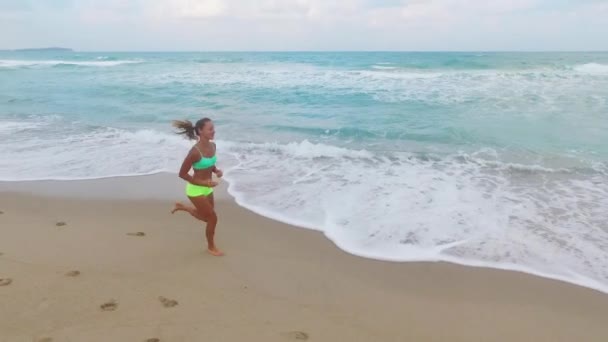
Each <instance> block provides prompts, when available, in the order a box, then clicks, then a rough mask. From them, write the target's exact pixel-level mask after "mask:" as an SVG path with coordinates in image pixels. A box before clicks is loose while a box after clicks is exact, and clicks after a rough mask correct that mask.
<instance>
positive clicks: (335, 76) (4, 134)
mask: <svg viewBox="0 0 608 342" xmlns="http://www.w3.org/2000/svg"><path fill="white" fill-rule="evenodd" d="M201 117H210V118H212V119H213V120H214V121H215V123H216V129H217V136H216V138H217V146H218V157H219V164H220V166H221V167H222V168H224V169H225V171H226V178H227V180H228V181H229V182H230V192H231V193H232V194H233V195H234V196H235V197H236V198H237V202H238V203H239V204H240V205H243V206H245V207H247V208H249V209H252V210H254V211H256V212H258V213H260V214H262V215H265V216H268V217H271V218H274V219H278V220H281V221H284V222H287V223H292V224H296V225H299V226H301V227H306V228H311V229H316V230H320V231H322V232H323V233H324V234H325V235H326V236H327V237H328V238H329V239H331V240H332V241H333V242H334V243H335V244H336V245H337V246H338V247H339V248H341V249H344V250H346V251H348V252H350V253H353V254H357V255H360V256H364V257H370V258H376V259H382V260H392V261H422V260H427V261H438V260H442V261H448V262H454V263H459V264H465V265H472V266H483V267H493V268H500V269H511V270H519V271H523V272H527V273H532V274H536V275H540V276H544V277H549V278H554V279H560V280H564V281H568V282H571V283H575V284H579V285H583V286H587V287H591V288H595V289H598V290H601V291H604V292H607V293H608V53H599V52H598V53H593V52H584V53H583V52H580V53H577V52H569V53H491V52H462V53H447V52H446V53H438V52H428V53H424V52H420V53H406V52H325V53H321V52H319V53H316V52H315V53H313V52H310V53H305V52H290V53H281V52H273V53H271V52H267V53H263V52H256V53H252V52H231V53H227V52H221V53H220V52H217V53H206V52H205V53H203V52H192V53H185V52H183V53H124V52H122V53H115V52H53V51H46V52H0V180H4V181H19V180H39V179H84V178H101V177H110V176H126V175H144V174H152V173H159V172H175V171H177V169H178V168H179V166H180V163H181V161H182V159H183V157H184V156H185V155H186V153H187V152H188V149H189V146H190V145H191V144H192V142H189V141H187V140H185V139H183V138H182V137H181V136H177V135H175V134H174V133H173V131H172V128H171V125H170V122H171V120H173V119H190V120H192V121H195V120H197V119H199V118H201ZM176 191H183V189H176ZM446 286H449V285H446Z"/></svg>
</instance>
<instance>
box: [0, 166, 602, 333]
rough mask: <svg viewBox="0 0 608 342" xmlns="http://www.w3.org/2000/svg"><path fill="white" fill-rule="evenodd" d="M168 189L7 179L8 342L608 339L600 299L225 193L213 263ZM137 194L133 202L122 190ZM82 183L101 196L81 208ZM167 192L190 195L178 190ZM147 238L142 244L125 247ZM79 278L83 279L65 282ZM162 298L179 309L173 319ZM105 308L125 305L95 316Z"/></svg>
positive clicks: (2, 236)
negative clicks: (350, 243)
mask: <svg viewBox="0 0 608 342" xmlns="http://www.w3.org/2000/svg"><path fill="white" fill-rule="evenodd" d="M157 177H162V176H150V177H146V178H145V179H139V180H137V181H133V180H131V179H122V180H120V179H106V180H101V181H84V182H86V183H87V185H88V186H87V187H84V188H83V187H81V186H82V185H83V183H80V182H71V183H69V184H68V183H64V182H59V183H57V182H38V183H36V184H33V185H35V186H34V187H31V188H30V193H28V191H25V190H26V189H25V188H24V187H25V185H23V184H21V185H15V184H13V185H12V186H7V185H6V183H0V210H2V212H3V213H2V215H0V223H1V226H2V229H0V253H2V255H0V273H1V274H0V278H11V279H12V283H11V284H10V285H8V286H3V287H0V300H1V301H2V302H3V308H2V309H1V310H0V316H1V317H2V319H0V341H5V340H6V341H11V342H13V341H32V339H34V341H38V339H41V338H44V337H51V338H53V341H68V340H71V341H81V340H83V341H84V340H86V341H105V340H113V341H138V340H142V341H143V340H145V339H146V338H153V337H155V338H160V340H161V341H191V340H200V339H201V338H202V337H201V336H204V339H206V340H208V339H210V340H217V341H233V340H242V339H244V338H247V339H249V340H252V341H265V342H266V341H289V340H297V339H298V338H299V337H302V338H303V336H306V337H307V338H309V339H310V340H312V341H337V340H345V341H376V340H377V341H403V340H420V341H442V340H446V339H449V340H451V341H471V340H484V341H505V342H506V341H513V340H534V341H573V340H581V341H598V342H599V341H604V340H605V338H606V337H607V336H608V327H606V325H605V318H606V317H608V296H606V295H605V294H603V293H600V292H598V291H595V290H592V289H589V288H585V287H580V286H576V285H573V284H570V283H565V282H561V281H555V280H550V279H546V278H541V277H537V276H533V275H529V274H525V273H521V272H516V271H503V270H496V269H490V268H476V267H468V266H460V265H455V264H451V263H446V262H385V261H379V260H373V259H367V258H363V257H358V256H354V255H351V254H349V253H347V252H344V251H342V250H341V249H339V248H337V247H336V246H335V245H334V244H333V242H332V241H330V240H328V239H327V238H326V237H325V236H323V235H321V234H318V233H317V232H315V231H311V230H308V229H299V228H296V227H293V226H290V225H286V224H283V223H280V222H277V221H273V220H271V219H267V218H265V217H262V216H259V215H257V214H255V213H253V212H251V211H249V210H246V209H244V208H242V207H240V206H238V205H237V204H236V203H235V202H234V201H233V200H232V199H231V198H230V196H228V194H227V192H226V188H225V186H226V184H225V182H223V184H222V186H221V187H220V188H219V189H218V191H217V197H216V199H217V202H216V203H217V210H218V215H219V219H220V220H219V224H218V230H217V242H218V246H219V247H220V248H221V249H222V250H224V251H225V252H226V256H225V257H222V258H216V257H211V256H209V255H207V254H206V253H204V252H203V251H204V233H203V227H202V225H201V224H199V223H198V222H197V221H195V220H193V219H192V218H191V217H190V216H189V215H187V214H183V215H178V214H176V215H171V214H170V213H169V211H170V209H171V207H172V201H171V200H170V199H167V198H155V196H154V194H155V192H158V191H159V189H160V188H159V187H153V186H151V185H153V184H154V181H156V180H160V178H157ZM125 180H126V183H125V182H124V181H125ZM151 182H152V183H151ZM51 183H53V184H51ZM93 183H95V184H93ZM126 184H129V186H130V187H129V192H124V191H122V192H117V191H116V190H117V189H124V187H125V185H126ZM31 185H32V184H30V186H31ZM71 185H75V186H74V188H80V190H83V189H84V190H86V191H87V192H88V193H89V194H90V193H91V191H93V192H94V193H95V194H96V195H97V196H98V197H97V198H93V199H92V198H88V199H84V198H83V197H82V196H81V197H79V196H77V195H78V191H76V190H77V189H68V188H69V187H70V186H71ZM9 187H10V188H11V189H9ZM167 187H168V188H171V189H173V190H171V192H169V193H167V194H169V195H172V194H173V192H174V193H175V194H176V197H179V196H180V195H181V190H182V189H183V186H182V184H177V182H176V183H175V187H174V186H173V185H167ZM17 188H19V189H17ZM17 190H20V191H17ZM32 190H36V191H37V193H36V194H31V191H32ZM54 190H61V191H62V194H63V196H57V195H53V192H52V191H54ZM145 191H151V192H152V193H146V192H145ZM108 193H109V194H112V193H118V194H120V195H121V196H122V198H113V197H107V195H108ZM81 194H82V193H81ZM134 196H142V197H141V198H134ZM181 200H184V198H183V196H182V198H181ZM56 222H65V223H66V225H65V226H56ZM138 231H141V232H145V236H136V235H129V234H132V233H134V232H138ZM24 246H27V248H24ZM73 270H78V271H79V272H81V273H80V275H79V276H77V277H68V276H66V272H69V271H73ZM160 297H166V298H168V299H169V300H175V301H176V302H178V304H177V305H176V306H175V307H163V304H162V303H161V302H159V298H160ZM109 300H114V301H115V303H116V305H117V308H116V309H115V310H113V311H104V310H102V309H100V307H101V305H103V304H104V303H106V302H108V301H109Z"/></svg>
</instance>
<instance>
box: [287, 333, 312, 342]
mask: <svg viewBox="0 0 608 342" xmlns="http://www.w3.org/2000/svg"><path fill="white" fill-rule="evenodd" d="M281 335H283V336H285V337H287V338H289V339H293V340H298V341H306V340H308V334H307V333H305V332H303V331H289V332H286V333H283V334H281Z"/></svg>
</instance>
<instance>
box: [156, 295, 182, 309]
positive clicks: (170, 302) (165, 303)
mask: <svg viewBox="0 0 608 342" xmlns="http://www.w3.org/2000/svg"><path fill="white" fill-rule="evenodd" d="M158 300H160V302H161V303H162V304H163V306H164V307H166V308H172V307H174V306H177V304H178V303H177V301H176V300H173V299H168V298H165V297H163V296H160V297H158Z"/></svg>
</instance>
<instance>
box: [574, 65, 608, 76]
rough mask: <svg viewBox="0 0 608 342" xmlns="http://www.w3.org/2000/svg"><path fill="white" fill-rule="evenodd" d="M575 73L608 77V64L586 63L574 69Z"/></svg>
mask: <svg viewBox="0 0 608 342" xmlns="http://www.w3.org/2000/svg"><path fill="white" fill-rule="evenodd" d="M574 70H575V71H578V72H581V73H588V74H596V75H608V64H599V63H586V64H580V65H577V66H575V67H574Z"/></svg>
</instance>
